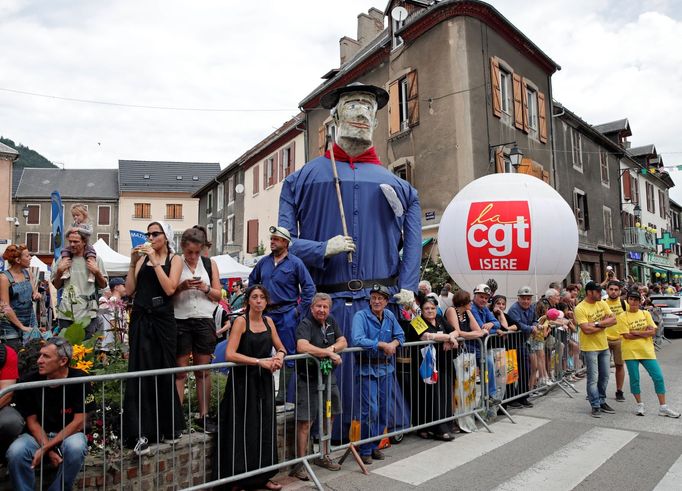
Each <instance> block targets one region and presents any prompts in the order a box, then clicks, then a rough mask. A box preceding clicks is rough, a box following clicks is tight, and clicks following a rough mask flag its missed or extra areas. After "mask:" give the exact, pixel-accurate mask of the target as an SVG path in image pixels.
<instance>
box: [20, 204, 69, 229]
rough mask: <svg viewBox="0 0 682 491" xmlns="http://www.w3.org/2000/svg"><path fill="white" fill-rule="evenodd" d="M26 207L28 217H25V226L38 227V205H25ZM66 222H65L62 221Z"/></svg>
mask: <svg viewBox="0 0 682 491" xmlns="http://www.w3.org/2000/svg"><path fill="white" fill-rule="evenodd" d="M26 206H27V207H28V216H27V217H26V225H40V205H26ZM64 221H66V220H64Z"/></svg>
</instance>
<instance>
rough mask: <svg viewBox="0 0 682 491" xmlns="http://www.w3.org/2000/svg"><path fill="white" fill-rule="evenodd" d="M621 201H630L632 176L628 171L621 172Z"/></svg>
mask: <svg viewBox="0 0 682 491" xmlns="http://www.w3.org/2000/svg"><path fill="white" fill-rule="evenodd" d="M623 199H625V200H631V199H632V176H631V175H630V171H625V172H623Z"/></svg>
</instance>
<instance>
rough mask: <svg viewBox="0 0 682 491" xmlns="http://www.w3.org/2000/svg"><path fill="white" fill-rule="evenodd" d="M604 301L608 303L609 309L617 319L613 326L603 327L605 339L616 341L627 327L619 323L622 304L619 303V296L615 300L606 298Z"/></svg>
mask: <svg viewBox="0 0 682 491" xmlns="http://www.w3.org/2000/svg"><path fill="white" fill-rule="evenodd" d="M605 302H606V305H608V306H609V308H610V309H611V312H613V314H614V315H615V316H616V320H617V321H618V322H616V323H615V324H614V325H613V326H610V327H607V328H606V329H604V330H605V331H606V339H608V340H609V341H618V340H619V339H620V335H621V334H622V333H624V332H628V330H627V327H625V326H622V325H621V323H620V314H622V313H623V304H622V303H621V300H620V298H617V299H615V300H611V299H610V298H607V299H606V300H605Z"/></svg>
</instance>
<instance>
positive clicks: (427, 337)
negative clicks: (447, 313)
mask: <svg viewBox="0 0 682 491" xmlns="http://www.w3.org/2000/svg"><path fill="white" fill-rule="evenodd" d="M418 301H419V302H420V304H421V312H422V313H421V318H422V320H423V321H424V322H423V323H422V322H414V323H411V324H410V327H409V329H408V330H407V333H406V338H407V340H408V341H437V344H436V345H435V346H434V347H435V349H436V366H435V367H434V368H436V369H437V370H438V381H437V382H436V383H435V384H426V383H423V382H422V380H421V377H420V374H419V370H418V367H419V365H420V364H421V362H422V360H423V356H422V355H421V353H420V352H421V349H422V348H424V346H412V347H411V348H410V350H414V351H412V352H413V353H414V354H418V356H413V357H412V359H413V360H415V362H416V363H415V370H413V372H412V376H413V377H418V379H419V381H418V382H417V383H418V384H419V385H418V386H417V396H418V399H419V400H418V401H413V402H412V416H413V421H414V422H415V423H417V424H419V425H422V424H426V423H431V422H432V421H437V420H439V419H444V418H448V417H450V416H452V414H453V412H452V387H453V384H454V380H453V373H454V368H453V365H452V358H453V357H452V356H448V353H447V352H448V351H450V350H453V349H457V347H458V346H459V345H458V343H457V334H458V332H457V331H456V330H455V329H454V328H453V327H452V326H451V325H450V324H448V322H447V321H446V320H445V319H444V318H443V317H442V316H440V315H438V302H437V301H436V300H434V299H433V297H431V296H427V297H424V296H423V295H418ZM415 404H419V406H418V410H417V407H415ZM415 412H417V415H418V416H417V418H418V419H417V420H416V421H415ZM419 436H420V437H422V438H426V439H428V438H435V439H436V440H442V441H445V442H449V441H452V440H454V439H455V437H454V436H453V435H452V434H450V429H449V427H448V423H437V424H434V425H433V426H430V427H427V428H424V429H423V430H420V431H419Z"/></svg>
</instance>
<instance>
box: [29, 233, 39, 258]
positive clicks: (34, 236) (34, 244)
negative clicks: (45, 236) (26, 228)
mask: <svg viewBox="0 0 682 491" xmlns="http://www.w3.org/2000/svg"><path fill="white" fill-rule="evenodd" d="M39 247H40V233H38V232H27V233H26V248H27V249H28V252H33V253H36V252H38V248H39Z"/></svg>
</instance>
